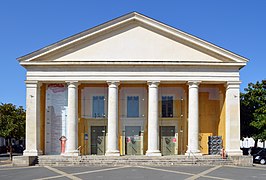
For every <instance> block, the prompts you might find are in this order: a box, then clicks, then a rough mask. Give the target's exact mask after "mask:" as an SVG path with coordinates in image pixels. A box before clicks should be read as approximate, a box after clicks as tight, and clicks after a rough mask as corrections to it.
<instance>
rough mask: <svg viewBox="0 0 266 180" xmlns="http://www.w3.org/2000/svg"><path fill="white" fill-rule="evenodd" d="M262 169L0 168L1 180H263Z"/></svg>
mask: <svg viewBox="0 0 266 180" xmlns="http://www.w3.org/2000/svg"><path fill="white" fill-rule="evenodd" d="M265 177H266V166H258V167H236V166H176V167H148V166H145V167H144V166H138V167H135V166H134V167H131V166H123V167H50V166H45V167H39V166H31V167H7V166H2V167H0V179H1V180H5V179H7V180H11V179H20V180H24V179H25V180H29V179H55V180H59V179H60V180H63V179H76V180H78V179H91V180H105V179H106V180H142V179H144V180H172V179H180V180H181V179H187V180H191V179H207V180H208V179H224V180H225V179H227V180H228V179H241V180H245V179H247V180H250V179H265Z"/></svg>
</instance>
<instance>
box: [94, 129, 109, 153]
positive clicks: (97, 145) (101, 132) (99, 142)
mask: <svg viewBox="0 0 266 180" xmlns="http://www.w3.org/2000/svg"><path fill="white" fill-rule="evenodd" d="M105 130H106V126H91V154H96V155H104V154H105V148H106V147H105Z"/></svg>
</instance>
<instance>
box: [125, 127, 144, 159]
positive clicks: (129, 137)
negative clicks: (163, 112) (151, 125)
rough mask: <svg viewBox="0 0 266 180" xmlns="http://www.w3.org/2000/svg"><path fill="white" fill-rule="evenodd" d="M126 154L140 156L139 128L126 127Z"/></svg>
mask: <svg viewBox="0 0 266 180" xmlns="http://www.w3.org/2000/svg"><path fill="white" fill-rule="evenodd" d="M125 130H126V133H125V136H126V147H125V150H126V154H127V155H140V154H141V126H126V127H125Z"/></svg>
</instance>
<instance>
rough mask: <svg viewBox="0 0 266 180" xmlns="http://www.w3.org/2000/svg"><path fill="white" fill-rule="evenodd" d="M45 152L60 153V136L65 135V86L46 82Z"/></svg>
mask: <svg viewBox="0 0 266 180" xmlns="http://www.w3.org/2000/svg"><path fill="white" fill-rule="evenodd" d="M45 117H46V123H45V153H46V154H60V148H61V147H60V141H59V139H60V137H61V136H66V137H67V134H66V119H67V86H66V84H48V85H47V88H46V114H45Z"/></svg>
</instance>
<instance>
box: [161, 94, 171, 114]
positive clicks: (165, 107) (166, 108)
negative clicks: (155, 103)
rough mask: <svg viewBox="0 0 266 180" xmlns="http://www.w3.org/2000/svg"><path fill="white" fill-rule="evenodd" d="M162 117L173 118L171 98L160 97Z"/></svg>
mask: <svg viewBox="0 0 266 180" xmlns="http://www.w3.org/2000/svg"><path fill="white" fill-rule="evenodd" d="M162 117H173V96H162Z"/></svg>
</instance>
